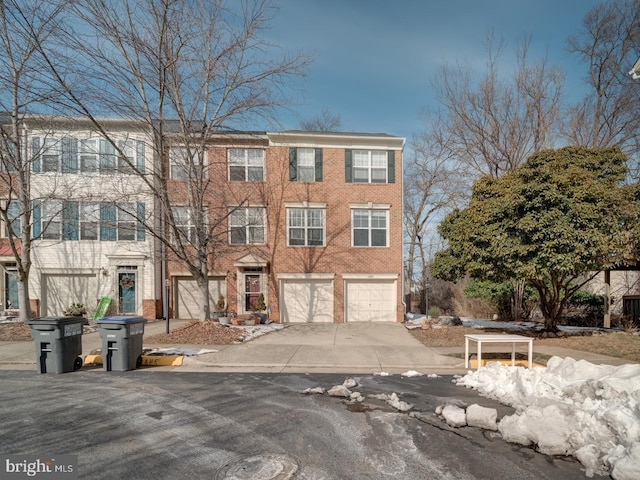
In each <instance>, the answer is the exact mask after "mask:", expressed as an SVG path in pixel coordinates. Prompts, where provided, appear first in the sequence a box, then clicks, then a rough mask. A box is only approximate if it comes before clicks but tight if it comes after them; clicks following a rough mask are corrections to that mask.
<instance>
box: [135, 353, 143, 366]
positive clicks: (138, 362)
mask: <svg viewBox="0 0 640 480" xmlns="http://www.w3.org/2000/svg"><path fill="white" fill-rule="evenodd" d="M141 366H142V355H140V356H139V357H138V359H137V360H136V368H140V367H141Z"/></svg>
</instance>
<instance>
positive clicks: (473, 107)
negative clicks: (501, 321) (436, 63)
mask: <svg viewBox="0 0 640 480" xmlns="http://www.w3.org/2000/svg"><path fill="white" fill-rule="evenodd" d="M530 45H531V37H527V38H525V39H524V40H523V41H522V43H521V44H520V45H519V47H518V48H517V49H516V52H515V54H516V59H517V68H516V71H515V73H514V74H512V75H507V76H504V75H502V74H501V72H500V71H499V68H498V67H499V65H500V60H501V58H502V52H503V44H502V42H496V41H495V40H494V38H493V36H492V35H491V34H490V35H489V36H488V41H487V53H488V55H487V65H486V71H485V72H484V74H482V75H480V76H479V77H476V76H475V72H473V71H472V70H470V69H469V68H468V66H467V65H457V66H456V67H455V68H454V67H449V66H445V67H444V68H443V70H442V74H441V75H440V77H439V78H437V79H436V80H435V81H434V88H435V90H436V93H437V95H438V98H439V100H440V102H441V104H442V115H443V121H442V122H440V124H441V125H442V128H444V129H446V130H447V131H448V133H447V148H448V149H449V150H450V156H452V157H455V158H456V159H457V161H458V162H459V164H460V166H461V168H460V170H459V174H460V175H461V176H465V177H466V180H467V182H468V185H471V183H472V182H473V181H474V180H475V179H477V177H479V176H491V177H494V178H498V177H500V176H501V175H502V174H504V173H506V172H508V171H510V170H513V169H515V168H516V167H518V166H520V165H522V164H523V163H524V162H525V160H526V159H527V158H528V157H529V156H530V155H532V154H533V153H536V152H538V151H540V150H542V149H545V148H550V147H552V146H553V143H554V141H555V140H556V138H557V133H558V132H559V131H560V129H561V115H560V113H561V112H560V107H561V105H560V100H561V92H562V86H563V82H564V75H563V74H562V72H561V71H560V69H559V68H557V67H555V66H553V65H550V64H549V63H548V61H547V59H546V58H543V59H541V60H538V61H536V62H531V61H530V52H529V50H530ZM513 283H514V292H515V294H516V297H515V298H514V301H513V304H514V306H515V311H514V317H515V318H519V306H520V305H521V303H522V294H523V292H524V282H523V281H521V280H518V279H514V280H513Z"/></svg>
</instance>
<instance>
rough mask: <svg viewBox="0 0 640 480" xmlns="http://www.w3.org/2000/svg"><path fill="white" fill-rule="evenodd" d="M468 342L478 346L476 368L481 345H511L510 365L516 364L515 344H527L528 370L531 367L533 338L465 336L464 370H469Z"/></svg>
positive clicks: (479, 358)
mask: <svg viewBox="0 0 640 480" xmlns="http://www.w3.org/2000/svg"><path fill="white" fill-rule="evenodd" d="M469 340H471V341H473V342H476V343H477V344H478V367H477V368H480V364H481V363H482V344H483V343H510V344H511V365H512V366H515V364H516V343H527V344H529V368H531V367H532V366H533V337H525V336H522V335H500V334H498V335H488V334H483V335H465V336H464V368H469Z"/></svg>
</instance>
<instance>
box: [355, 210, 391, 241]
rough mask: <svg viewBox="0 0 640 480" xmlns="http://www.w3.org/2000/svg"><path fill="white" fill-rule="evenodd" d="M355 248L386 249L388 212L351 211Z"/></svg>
mask: <svg viewBox="0 0 640 480" xmlns="http://www.w3.org/2000/svg"><path fill="white" fill-rule="evenodd" d="M351 215H352V217H351V225H352V238H353V246H354V247H386V246H387V232H388V223H389V222H388V216H389V212H388V210H365V209H353V210H351Z"/></svg>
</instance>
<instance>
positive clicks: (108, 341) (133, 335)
mask: <svg viewBox="0 0 640 480" xmlns="http://www.w3.org/2000/svg"><path fill="white" fill-rule="evenodd" d="M146 322H147V321H146V320H145V319H144V318H142V317H126V316H115V317H102V318H100V319H99V320H97V321H96V323H97V324H98V328H99V329H100V338H101V339H102V368H103V370H106V371H108V372H111V371H116V372H124V371H127V370H133V369H135V368H138V367H140V366H141V365H142V337H143V335H144V324H145V323H146Z"/></svg>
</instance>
